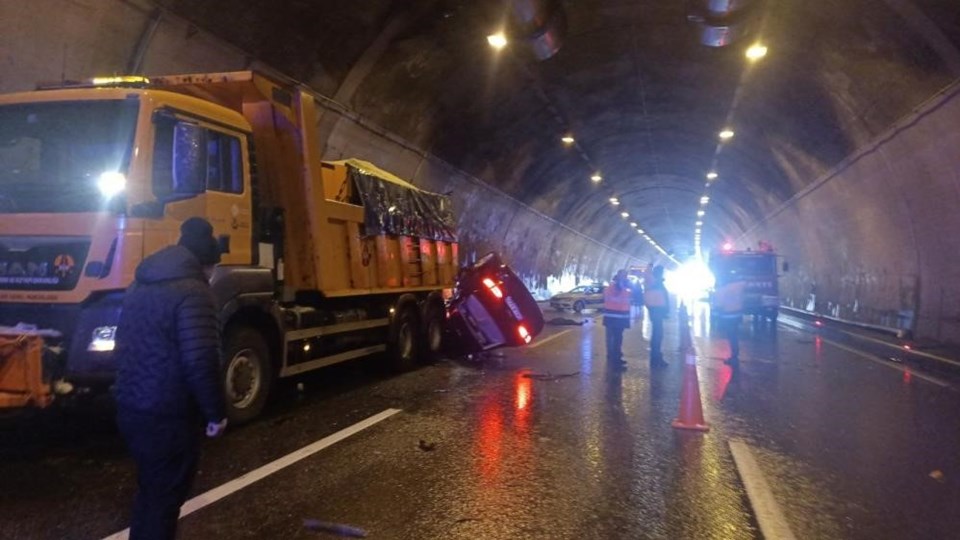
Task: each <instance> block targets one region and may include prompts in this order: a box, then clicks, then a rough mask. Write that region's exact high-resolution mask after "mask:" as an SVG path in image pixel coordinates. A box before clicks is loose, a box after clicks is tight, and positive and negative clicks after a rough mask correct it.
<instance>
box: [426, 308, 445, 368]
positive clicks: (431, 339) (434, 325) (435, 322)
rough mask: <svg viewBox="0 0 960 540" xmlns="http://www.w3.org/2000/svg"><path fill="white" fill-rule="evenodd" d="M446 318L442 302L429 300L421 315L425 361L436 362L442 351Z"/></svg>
mask: <svg viewBox="0 0 960 540" xmlns="http://www.w3.org/2000/svg"><path fill="white" fill-rule="evenodd" d="M446 322H447V318H446V313H444V308H443V304H442V303H439V302H430V303H429V304H427V309H426V311H425V312H424V316H423V354H424V358H425V360H426V361H427V362H436V361H437V360H439V359H440V357H441V355H442V353H443V334H444V327H445V326H446Z"/></svg>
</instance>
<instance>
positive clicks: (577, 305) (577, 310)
mask: <svg viewBox="0 0 960 540" xmlns="http://www.w3.org/2000/svg"><path fill="white" fill-rule="evenodd" d="M583 307H584V306H583V300H577V301H576V302H574V303H573V312H574V313H580V312H582V311H583Z"/></svg>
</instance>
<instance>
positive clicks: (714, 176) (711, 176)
mask: <svg viewBox="0 0 960 540" xmlns="http://www.w3.org/2000/svg"><path fill="white" fill-rule="evenodd" d="M717 176H720V175H718V174H717V172H716V171H710V172H708V173H707V180H716V179H717Z"/></svg>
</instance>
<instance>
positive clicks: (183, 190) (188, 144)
mask: <svg viewBox="0 0 960 540" xmlns="http://www.w3.org/2000/svg"><path fill="white" fill-rule="evenodd" d="M206 187H207V130H205V129H203V128H202V127H200V126H197V125H195V124H188V123H184V122H180V123H178V124H177V125H176V127H175V128H174V131H173V193H174V194H175V195H199V194H201V193H203V192H204V191H205V190H206Z"/></svg>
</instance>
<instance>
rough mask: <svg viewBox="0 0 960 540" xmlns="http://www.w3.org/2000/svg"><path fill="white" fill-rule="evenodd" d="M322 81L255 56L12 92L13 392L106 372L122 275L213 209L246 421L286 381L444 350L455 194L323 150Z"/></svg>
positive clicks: (1, 332) (0, 386) (6, 157)
mask: <svg viewBox="0 0 960 540" xmlns="http://www.w3.org/2000/svg"><path fill="white" fill-rule="evenodd" d="M316 99H317V97H316V96H315V95H313V94H312V93H311V92H310V91H309V90H307V89H305V88H303V87H301V86H299V85H297V84H293V83H290V82H285V81H281V80H277V79H274V78H271V77H267V76H265V75H262V74H259V73H256V72H249V71H247V72H233V73H214V74H197V75H181V76H165V77H158V78H152V79H151V80H149V81H148V80H146V79H144V78H140V77H109V78H104V79H94V80H91V81H86V82H83V83H59V84H56V85H52V86H49V87H40V88H38V90H36V91H32V92H23V93H17V94H9V95H4V96H0V409H3V408H13V407H24V406H45V405H47V404H49V403H50V402H51V400H52V398H54V397H56V394H57V393H58V392H68V391H70V389H71V388H92V389H98V388H99V389H106V388H107V387H108V386H109V384H110V383H111V381H112V377H113V372H114V368H115V366H114V363H113V359H112V350H113V335H114V331H115V329H116V324H117V321H118V318H119V312H120V307H121V302H122V298H123V294H124V290H125V288H126V287H127V286H128V285H129V284H130V283H131V281H132V279H133V274H134V270H135V269H136V267H137V265H138V264H139V263H140V261H141V260H143V258H144V257H146V256H147V255H150V254H151V253H154V252H156V251H158V250H159V249H161V248H163V247H165V246H167V245H170V244H172V243H175V242H176V241H177V238H178V234H179V226H180V223H182V222H183V221H184V220H186V219H187V218H189V217H191V216H203V217H205V218H207V219H208V220H209V221H210V222H211V223H212V224H213V226H214V229H215V233H214V234H215V235H216V236H217V237H218V239H219V241H220V244H221V248H222V250H223V252H224V254H223V260H222V263H221V264H220V265H219V266H218V267H217V269H216V271H215V273H214V276H213V278H212V279H211V284H212V287H213V290H214V293H215V296H216V298H217V300H218V302H219V307H220V317H221V323H222V328H223V337H224V343H223V356H224V358H223V370H222V373H223V384H224V389H225V391H226V392H225V393H226V396H227V402H228V403H227V408H228V411H229V415H230V417H231V419H233V420H235V421H243V420H246V419H250V418H252V417H254V416H256V415H257V414H258V413H259V412H260V410H261V409H262V407H263V405H264V402H265V400H266V397H267V395H268V393H269V391H270V387H271V384H272V383H273V382H274V381H275V379H276V378H277V377H287V376H291V375H295V374H299V373H303V372H306V371H309V370H312V369H316V368H320V367H323V366H327V365H331V364H334V363H337V362H342V361H346V360H350V359H353V358H357V357H360V356H365V355H369V354H372V353H380V352H383V353H386V354H385V357H386V358H388V359H389V360H390V361H391V362H392V363H393V364H394V365H395V366H396V367H397V368H400V369H404V368H409V367H411V366H412V365H414V364H415V362H416V361H417V360H418V359H421V358H428V357H430V356H433V355H436V354H438V352H439V350H440V346H441V340H442V335H443V328H444V318H445V312H444V301H443V293H444V290H448V289H449V288H450V287H452V285H453V281H454V278H455V276H456V274H457V272H458V266H457V243H456V237H455V222H454V219H453V216H452V213H451V208H450V203H449V201H448V200H447V199H446V198H445V197H443V196H441V195H437V194H434V193H429V192H426V191H422V190H419V189H417V188H416V187H414V186H413V185H411V184H409V183H407V182H405V181H404V180H402V179H400V178H397V177H396V176H394V175H392V174H390V173H387V172H385V171H382V170H380V169H378V168H377V167H375V166H374V165H372V164H370V163H367V162H364V161H360V160H355V159H351V160H345V161H338V162H322V161H321V159H320V150H321V149H320V148H319V141H318V133H317V124H318V115H319V110H318V109H319V108H318V105H317V101H316Z"/></svg>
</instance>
